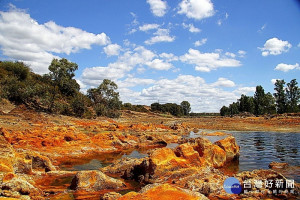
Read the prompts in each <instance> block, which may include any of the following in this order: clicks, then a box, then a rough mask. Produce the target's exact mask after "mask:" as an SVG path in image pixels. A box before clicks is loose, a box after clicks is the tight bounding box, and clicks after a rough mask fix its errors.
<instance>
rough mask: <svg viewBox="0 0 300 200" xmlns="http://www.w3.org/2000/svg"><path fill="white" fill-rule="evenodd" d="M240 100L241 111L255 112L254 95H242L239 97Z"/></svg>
mask: <svg viewBox="0 0 300 200" xmlns="http://www.w3.org/2000/svg"><path fill="white" fill-rule="evenodd" d="M238 102H239V111H240V112H249V113H254V102H253V97H249V96H246V95H244V94H242V95H241V98H240V99H238Z"/></svg>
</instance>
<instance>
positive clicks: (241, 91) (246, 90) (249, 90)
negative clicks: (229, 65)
mask: <svg viewBox="0 0 300 200" xmlns="http://www.w3.org/2000/svg"><path fill="white" fill-rule="evenodd" d="M255 90H256V87H240V88H238V89H236V90H234V91H233V92H234V93H235V94H236V95H238V96H241V95H242V94H245V95H247V94H248V93H253V92H255ZM235 101H236V100H235Z"/></svg>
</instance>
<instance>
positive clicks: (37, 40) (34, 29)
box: [0, 8, 110, 73]
mask: <svg viewBox="0 0 300 200" xmlns="http://www.w3.org/2000/svg"><path fill="white" fill-rule="evenodd" d="M109 43H110V39H109V37H108V36H107V35H106V34H105V33H100V34H97V35H96V34H93V33H88V32H86V31H84V30H81V29H78V28H74V27H63V26H59V25H57V24H55V22H52V21H50V22H47V23H45V24H39V23H38V22H37V21H35V20H34V19H32V18H31V17H30V15H29V14H27V13H26V12H25V11H22V10H17V9H15V8H12V9H11V10H10V11H8V12H0V45H1V51H2V53H3V55H5V56H8V57H9V58H12V59H15V60H19V61H23V62H25V63H26V64H28V65H30V67H31V68H32V69H33V71H34V72H37V73H46V72H47V71H48V66H49V64H50V62H51V60H52V59H53V58H55V57H56V56H54V55H53V53H65V54H68V55H69V54H70V53H76V52H78V51H79V50H80V49H90V48H91V45H93V44H96V45H107V44H109Z"/></svg>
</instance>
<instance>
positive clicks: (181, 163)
mask: <svg viewBox="0 0 300 200" xmlns="http://www.w3.org/2000/svg"><path fill="white" fill-rule="evenodd" d="M150 159H151V161H152V162H153V163H154V164H155V165H156V166H163V167H165V168H166V169H167V168H174V167H187V163H188V162H187V161H186V160H185V159H183V158H180V157H177V156H176V155H175V153H174V151H173V150H172V149H169V148H160V149H156V150H155V151H153V152H152V153H151V155H150Z"/></svg>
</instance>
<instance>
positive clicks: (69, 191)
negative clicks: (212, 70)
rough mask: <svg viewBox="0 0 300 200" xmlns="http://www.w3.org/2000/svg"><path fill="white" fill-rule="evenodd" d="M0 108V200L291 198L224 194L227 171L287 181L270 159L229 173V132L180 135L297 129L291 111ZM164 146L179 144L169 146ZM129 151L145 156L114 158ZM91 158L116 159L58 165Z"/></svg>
mask: <svg viewBox="0 0 300 200" xmlns="http://www.w3.org/2000/svg"><path fill="white" fill-rule="evenodd" d="M0 108H2V110H1V112H0V200H2V199H105V200H113V199H187V200H188V199H243V198H248V199H262V198H286V199H287V198H291V199H295V198H297V194H296V195H291V193H289V192H288V193H287V194H280V195H273V196H272V195H271V196H270V194H269V193H270V190H268V189H265V188H252V189H250V191H248V193H244V192H242V193H243V194H240V195H235V194H229V193H227V192H225V190H224V189H223V183H224V180H226V178H228V177H229V176H234V177H236V178H237V179H238V180H239V181H240V182H243V181H245V180H247V181H250V182H252V183H253V184H254V182H255V181H256V180H257V179H258V178H260V179H263V180H270V179H274V180H275V179H276V180H282V181H283V182H284V183H285V181H286V179H285V177H284V176H283V175H281V174H280V171H279V172H278V170H276V166H277V168H285V167H284V166H280V164H279V165H276V163H275V164H273V165H271V166H270V167H272V168H275V170H255V171H252V172H242V173H238V174H230V172H228V171H227V170H226V169H227V168H226V166H228V164H229V163H230V162H234V161H235V160H237V159H238V156H239V146H238V145H237V144H236V141H235V138H234V137H232V136H230V135H228V136H227V137H226V138H225V139H223V140H220V141H217V142H215V143H212V142H210V141H209V140H207V139H204V138H197V139H182V136H183V135H187V134H188V133H189V132H190V131H191V130H194V129H212V130H239V131H241V130H242V131H247V130H259V131H282V132H297V131H298V132H299V130H300V117H297V116H275V117H274V116H272V117H259V118H255V117H248V118H241V117H235V118H221V117H202V118H175V117H170V116H160V115H158V114H154V113H136V112H132V111H124V112H123V114H122V117H121V118H119V119H116V120H112V119H108V118H97V119H78V118H73V117H68V116H61V115H49V114H46V113H37V112H34V111H32V110H28V109H26V107H24V106H18V107H15V106H9V107H8V106H6V107H4V108H5V109H3V106H2V107H0ZM195 131H196V130H195ZM215 134H218V135H222V134H223V133H221V132H218V133H215ZM169 143H178V144H179V145H178V146H177V147H176V148H167V147H166V145H167V144H169ZM134 149H143V150H144V151H145V152H147V156H146V157H143V158H122V156H119V157H118V156H116V155H122V154H118V153H120V152H125V151H128V152H130V151H132V150H134ZM93 158H95V159H102V160H104V159H106V160H107V159H113V160H114V162H113V164H111V165H108V166H106V167H104V168H100V169H98V170H89V171H86V170H81V171H65V169H64V168H63V167H62V166H67V165H70V166H73V165H78V164H83V163H86V162H88V161H89V160H91V159H93ZM295 191H296V192H299V185H298V184H297V183H295Z"/></svg>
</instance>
